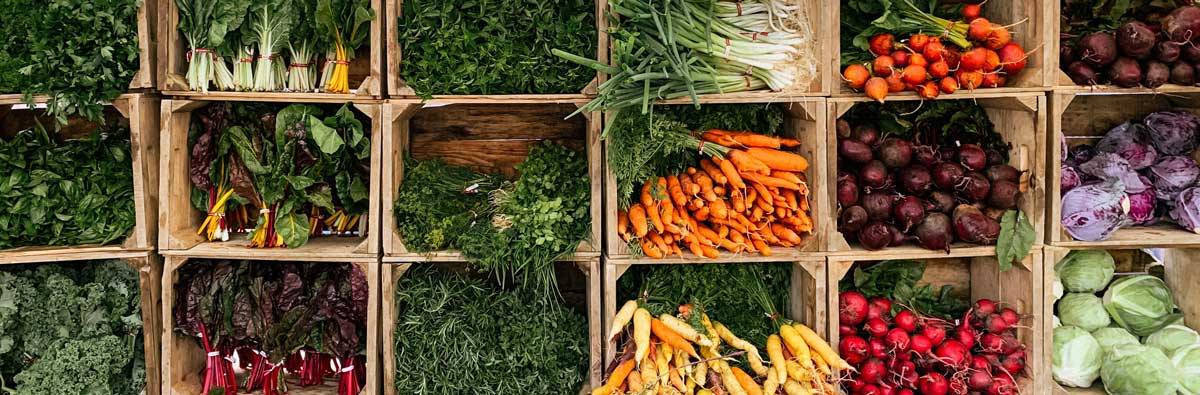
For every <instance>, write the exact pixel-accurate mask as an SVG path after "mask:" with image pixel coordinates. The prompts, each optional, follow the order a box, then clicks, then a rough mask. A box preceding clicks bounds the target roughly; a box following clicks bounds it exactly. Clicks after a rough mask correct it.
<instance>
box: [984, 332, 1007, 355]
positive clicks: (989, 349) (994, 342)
mask: <svg viewBox="0 0 1200 395" xmlns="http://www.w3.org/2000/svg"><path fill="white" fill-rule="evenodd" d="M979 349H981V350H983V352H986V353H992V354H999V353H1000V352H1001V350H1004V339H1001V338H1000V335H997V334H995V333H984V334H983V336H980V337H979Z"/></svg>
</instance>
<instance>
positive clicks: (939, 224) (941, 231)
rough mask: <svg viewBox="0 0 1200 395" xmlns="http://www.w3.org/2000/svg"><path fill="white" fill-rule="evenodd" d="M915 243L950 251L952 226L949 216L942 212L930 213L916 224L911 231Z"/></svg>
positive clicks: (952, 234) (952, 238)
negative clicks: (914, 237) (915, 240)
mask: <svg viewBox="0 0 1200 395" xmlns="http://www.w3.org/2000/svg"><path fill="white" fill-rule="evenodd" d="M913 235H914V236H916V239H917V244H918V245H920V246H921V248H925V249H928V250H945V251H947V252H949V251H950V243H951V242H953V241H954V226H953V225H952V224H951V223H950V217H949V216H947V215H946V214H942V213H930V214H929V215H926V216H925V219H923V220H921V223H920V224H917V227H916V229H915V230H914V231H913Z"/></svg>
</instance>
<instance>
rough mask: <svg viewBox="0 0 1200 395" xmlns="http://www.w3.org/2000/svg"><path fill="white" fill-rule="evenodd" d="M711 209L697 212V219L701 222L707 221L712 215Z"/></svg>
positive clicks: (705, 208) (703, 208)
mask: <svg viewBox="0 0 1200 395" xmlns="http://www.w3.org/2000/svg"><path fill="white" fill-rule="evenodd" d="M709 209H710V208H709V207H701V208H700V209H698V210H696V212H695V216H696V219H698V220H701V221H707V220H708V216H709V214H710V213H709Z"/></svg>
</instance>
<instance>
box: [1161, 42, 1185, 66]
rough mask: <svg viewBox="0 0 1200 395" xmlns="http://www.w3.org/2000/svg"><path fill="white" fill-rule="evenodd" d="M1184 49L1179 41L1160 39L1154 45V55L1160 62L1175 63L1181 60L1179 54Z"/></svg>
mask: <svg viewBox="0 0 1200 395" xmlns="http://www.w3.org/2000/svg"><path fill="white" fill-rule="evenodd" d="M1182 52H1183V50H1181V49H1179V43H1177V42H1174V41H1159V42H1158V44H1157V45H1155V46H1154V57H1155V59H1158V61H1159V62H1163V63H1174V62H1175V61H1177V60H1179V56H1180V55H1181V54H1182Z"/></svg>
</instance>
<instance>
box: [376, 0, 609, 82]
mask: <svg viewBox="0 0 1200 395" xmlns="http://www.w3.org/2000/svg"><path fill="white" fill-rule="evenodd" d="M595 9H596V5H595V3H594V2H592V1H588V0H532V1H529V0H497V1H459V0H418V1H405V2H404V4H403V10H401V12H400V14H401V17H400V18H399V20H398V21H396V23H397V26H396V31H397V34H398V37H397V38H396V40H397V41H398V44H399V45H400V46H401V48H403V50H404V59H401V60H400V61H401V65H400V75H401V77H403V78H404V80H405V82H407V83H408V85H409V86H410V87H412V88H413V89H414V90H415V91H416V92H417V94H419V95H422V96H426V97H427V96H431V95H444V94H457V95H466V94H523V93H528V94H532V93H545V94H550V93H579V92H580V91H581V90H583V88H584V86H585V85H587V84H588V81H590V80H591V79H592V78H594V77H595V75H596V74H595V72H594V71H593V70H592V69H590V68H588V67H587V66H582V65H577V64H575V63H572V62H570V61H568V60H565V59H561V58H559V57H557V56H554V55H553V54H552V53H551V52H550V49H551V48H559V49H563V50H566V51H568V52H571V53H576V54H593V53H595V52H596V39H597V38H596V35H597V33H596V19H595V18H596V17H595V15H596V11H595Z"/></svg>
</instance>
